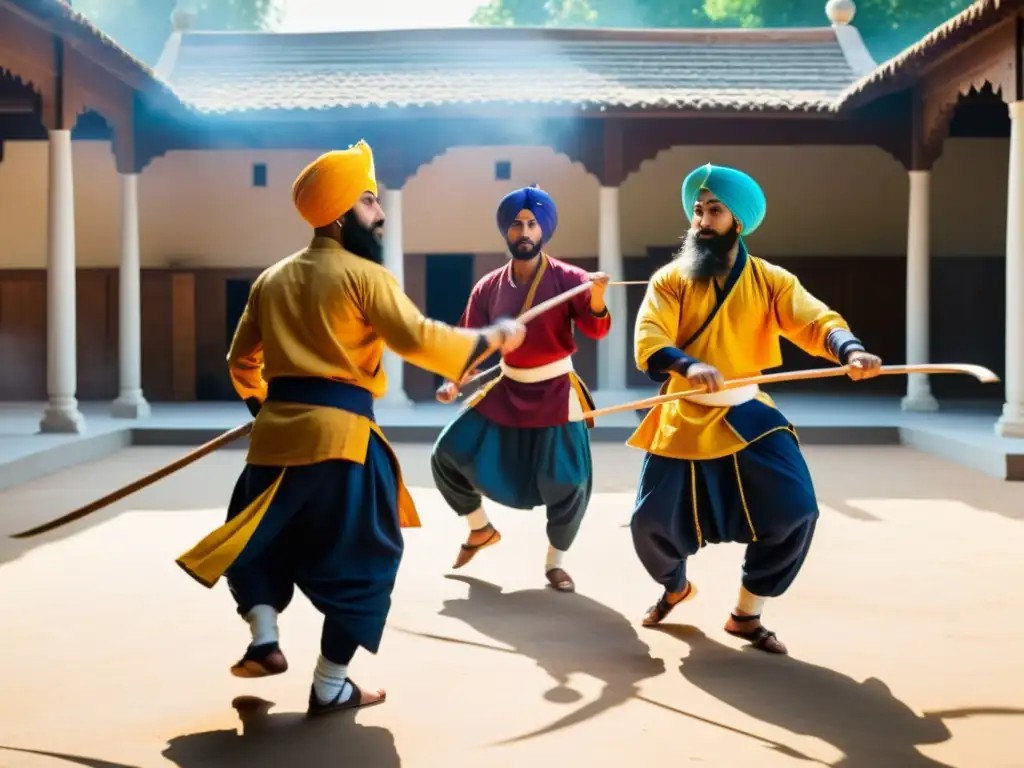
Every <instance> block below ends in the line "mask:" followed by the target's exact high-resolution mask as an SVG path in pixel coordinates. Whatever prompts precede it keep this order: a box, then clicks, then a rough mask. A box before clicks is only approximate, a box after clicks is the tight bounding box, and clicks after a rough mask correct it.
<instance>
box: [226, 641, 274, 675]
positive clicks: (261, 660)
mask: <svg viewBox="0 0 1024 768" xmlns="http://www.w3.org/2000/svg"><path fill="white" fill-rule="evenodd" d="M287 671H288V660H287V659H286V658H285V657H284V653H282V652H281V647H280V646H279V645H278V644H277V643H264V644H263V645H250V646H249V647H248V648H246V649H245V655H244V656H242V658H241V659H239V660H238V661H236V662H235V663H234V664H233V665H232V667H231V674H232V675H234V676H235V677H247V678H251V677H270V676H271V675H280V674H281V673H282V672H287Z"/></svg>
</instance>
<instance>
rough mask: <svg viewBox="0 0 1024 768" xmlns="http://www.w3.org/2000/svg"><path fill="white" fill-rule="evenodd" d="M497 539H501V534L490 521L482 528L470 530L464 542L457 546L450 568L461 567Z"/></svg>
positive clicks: (495, 542) (491, 545) (493, 543)
mask: <svg viewBox="0 0 1024 768" xmlns="http://www.w3.org/2000/svg"><path fill="white" fill-rule="evenodd" d="M499 541H501V534H500V533H498V531H497V529H495V527H494V526H493V525H491V524H490V523H488V524H487V525H485V526H484V527H483V528H477V529H476V530H475V531H470V532H469V537H468V538H467V539H466V543H465V544H463V545H462V546H461V547H460V548H459V554H458V555H457V556H456V557H455V565H453V566H452V568H461V567H462V566H464V565H465V564H466V563H468V562H469V561H470V560H472V559H473V558H474V557H475V556H476V553H477V552H479V551H480V550H481V549H483V548H484V547H493V546H494V545H495V544H497V543H498V542H499Z"/></svg>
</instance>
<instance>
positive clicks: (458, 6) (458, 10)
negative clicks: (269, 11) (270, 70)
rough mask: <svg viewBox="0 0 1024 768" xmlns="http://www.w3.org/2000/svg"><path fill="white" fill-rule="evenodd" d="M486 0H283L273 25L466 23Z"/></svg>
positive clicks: (302, 28) (281, 28)
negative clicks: (345, 0)
mask: <svg viewBox="0 0 1024 768" xmlns="http://www.w3.org/2000/svg"><path fill="white" fill-rule="evenodd" d="M485 1H486V0H437V1H435V2H423V0H368V1H365V2H359V3H355V2H349V3H340V2H331V0H282V2H281V5H282V6H283V8H282V13H281V23H280V24H279V25H277V26H275V31H278V32H315V31H321V32H335V31H340V30H363V29H394V28H396V27H397V28H403V27H404V28H409V27H417V28H420V27H465V26H468V25H469V17H470V16H472V15H473V11H475V10H476V9H477V7H478V6H480V5H483V4H484V3H485ZM331 6H334V7H333V8H332V7H331ZM345 6H348V7H345Z"/></svg>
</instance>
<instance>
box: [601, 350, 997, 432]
mask: <svg viewBox="0 0 1024 768" xmlns="http://www.w3.org/2000/svg"><path fill="white" fill-rule="evenodd" d="M848 371H849V367H848V366H833V367H831V368H810V369H807V370H804V371H786V372H784V373H768V374H765V375H763V376H750V377H749V378H746V379H732V380H731V381H727V382H726V383H725V386H724V387H722V389H735V388H737V387H745V386H747V385H748V384H758V385H761V384H776V383H779V382H783V381H800V380H802V379H826V378H831V377H838V376H846V375H847V372H848ZM910 373H965V374H968V375H970V376H973V377H974V378H976V379H977V380H978V381H981V382H984V383H985V384H991V383H993V382H996V381H999V377H998V376H996V375H995V374H994V373H993V372H992V371H990V370H989V369H988V368H985V367H984V366H981V365H969V364H965V363H949V364H945V365H941V364H940V365H883V366H882V367H881V369H880V370H879V374H880V375H894V374H895V375H898V374H910ZM706 393H707V390H706V389H704V388H699V389H689V390H686V391H685V392H672V393H670V394H667V395H657V396H656V397H648V398H645V399H643V400H633V401H632V402H629V403H622V404H620V405H612V406H609V407H607V408H598V409H596V410H593V411H584V412H583V416H582V417H581V418H583V419H593V418H596V417H598V416H609V415H611V414H613V413H622V412H624V411H639V410H643V409H645V408H653V407H654V406H656V405H661V404H662V403H671V402H672V401H674V400H681V399H682V398H685V397H690V396H692V395H703V394H706Z"/></svg>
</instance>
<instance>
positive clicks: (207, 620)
mask: <svg viewBox="0 0 1024 768" xmlns="http://www.w3.org/2000/svg"><path fill="white" fill-rule="evenodd" d="M399 452H400V455H401V458H402V462H403V466H404V468H405V472H406V474H407V479H408V481H409V484H410V486H411V487H412V488H413V494H414V496H415V497H416V500H417V502H418V504H419V506H420V511H421V515H422V517H423V520H424V527H423V528H421V529H417V530H411V531H407V532H406V556H405V561H404V563H403V565H402V570H401V572H400V575H399V582H398V587H397V590H396V592H395V595H394V607H393V610H392V613H391V617H390V622H389V629H388V631H387V633H386V635H385V639H384V643H383V646H382V649H381V653H380V655H379V656H377V657H372V656H369V655H368V654H365V653H363V652H361V653H360V654H359V655H357V657H356V660H355V661H354V662H353V665H352V667H351V671H352V674H353V677H354V679H355V680H356V681H357V682H359V683H360V684H361V685H363V686H364V687H376V686H382V687H385V688H387V690H388V695H389V700H388V702H387V703H386V704H384V705H383V706H380V707H374V708H372V709H369V710H365V711H362V712H358V713H356V714H354V715H353V714H352V713H345V714H341V715H337V716H334V717H332V718H327V719H324V720H321V721H318V722H306V721H304V719H303V717H302V714H301V713H303V712H304V710H305V704H306V697H307V694H308V690H309V683H310V677H311V674H312V669H313V665H314V664H315V659H316V654H317V652H318V645H319V621H318V617H317V615H316V613H315V612H314V611H313V609H312V608H311V607H310V606H309V603H308V602H307V601H306V600H305V598H303V597H301V595H299V596H297V597H296V600H295V602H294V603H293V605H292V607H291V608H290V609H289V610H288V611H287V612H286V613H285V614H284V616H283V617H282V619H281V631H282V640H283V644H284V648H285V651H286V653H287V654H288V657H289V660H290V662H291V669H290V670H289V672H288V673H287V674H286V675H283V676H280V677H277V678H271V679H268V680H257V681H243V680H237V679H235V678H233V677H231V676H230V675H229V674H228V667H229V665H230V664H231V663H232V662H233V661H234V660H235V659H236V658H237V657H238V656H239V655H240V654H241V653H242V651H243V650H244V648H245V645H246V643H247V640H248V633H247V627H246V625H245V624H244V623H243V622H242V621H241V620H240V619H239V618H238V617H237V616H236V615H235V613H234V610H233V603H232V601H231V598H230V595H229V593H228V591H227V587H226V585H225V584H224V583H223V582H222V583H221V584H219V585H217V587H216V588H215V589H214V590H212V591H208V590H206V589H204V588H202V587H200V586H199V585H197V584H196V583H195V582H193V581H191V580H190V579H189V578H188V577H187V576H186V575H185V574H184V573H183V572H181V571H180V570H179V569H178V568H177V566H176V565H175V564H174V558H175V556H177V555H178V554H179V553H180V552H182V551H183V550H185V549H187V548H188V547H189V546H191V544H193V543H194V542H195V541H196V540H198V539H199V538H200V537H201V536H203V535H204V534H205V533H206V532H208V531H209V530H210V529H212V528H213V527H215V526H216V525H217V524H219V522H220V521H221V520H222V516H223V508H224V506H225V504H226V502H227V499H228V496H229V494H230V490H231V487H232V485H233V483H234V480H235V477H236V475H237V472H238V470H239V469H240V467H241V464H242V461H243V458H244V453H243V452H241V451H224V452H221V453H220V454H217V455H214V456H212V457H209V458H206V459H204V460H202V461H201V462H199V463H198V464H195V465H193V466H192V467H190V468H189V469H187V470H185V471H183V472H181V473H179V474H178V475H175V476H173V477H172V478H170V479H167V480H164V481H162V482H161V483H159V484H158V485H156V486H153V487H151V488H149V489H147V490H145V491H143V492H140V493H139V494H137V495H136V496H134V497H132V498H130V499H128V500H126V501H125V502H123V503H122V504H120V505H118V506H117V507H115V508H113V509H111V510H108V511H105V512H102V513H98V514H96V515H94V516H93V517H92V518H90V519H89V520H88V521H83V522H81V523H77V524H75V525H72V526H68V527H67V528H65V529H62V530H61V531H58V532H55V533H52V534H49V535H47V536H44V537H41V538H39V539H35V540H31V541H29V542H16V541H13V540H10V539H6V538H4V539H3V540H2V541H0V606H2V609H0V610H2V616H3V622H2V627H3V646H2V650H3V653H2V654H0V766H4V768H24V767H27V766H33V767H38V768H50V767H53V766H68V765H82V766H92V767H93V768H119V767H120V766H139V767H140V768H142V767H143V766H147V767H148V766H179V768H205V767H206V766H210V767H211V768H212V767H217V768H235V767H236V766H237V767H241V766H246V767H247V768H250V767H251V768H263V767H266V768H270V767H273V768H304V767H305V766H310V767H311V768H320V766H346V767H347V766H366V767H367V768H377V767H378V766H380V767H387V768H392V767H393V766H399V765H401V766H405V768H464V767H467V768H468V767H470V766H472V767H473V768H477V767H480V768H503V767H506V766H508V767H512V766H515V768H525V767H526V766H542V765H557V766H565V767H566V768H570V767H573V768H574V767H575V766H616V768H621V766H623V765H641V764H653V763H652V761H655V760H656V761H658V762H659V764H671V765H697V766H723V767H725V768H737V767H739V766H755V765H756V766H759V767H765V768H768V767H771V768H774V767H775V766H778V767H779V768H782V767H783V766H803V765H814V764H817V765H832V766H843V767H844V768H882V767H883V766H898V767H899V768H926V767H927V766H957V767H958V768H959V767H962V768H1002V767H1003V766H1024V618H1022V616H1024V611H1022V607H1021V597H1020V594H1021V592H1020V584H1021V582H1022V578H1024V558H1022V556H1021V553H1022V552H1024V485H1022V484H1020V483H1016V484H1014V483H1006V482H1001V481H999V480H995V479H992V478H988V477H985V476H983V475H980V474H977V473H974V472H971V471H970V470H967V469H963V468H960V467H957V466H955V465H953V464H949V463H946V462H942V461H940V460H938V459H934V458H931V457H928V456H925V455H923V454H919V453H916V452H914V451H912V450H910V449H904V448H858V449H853V448H817V447H811V448H809V449H808V451H807V453H808V458H809V461H810V463H811V466H812V470H813V471H814V474H815V479H816V483H817V488H818V494H819V498H820V500H821V503H822V507H823V509H822V520H821V522H820V524H819V526H818V532H817V535H816V541H815V545H814V548H813V550H812V552H811V555H810V557H809V559H808V562H807V564H806V566H805V568H804V570H803V572H802V574H801V576H800V578H799V579H798V580H797V582H796V584H795V586H794V587H793V588H792V590H791V591H790V592H789V593H788V594H787V595H786V596H785V597H784V598H783V599H781V600H778V601H775V602H773V603H771V604H770V605H769V608H768V611H767V612H766V614H765V619H766V623H767V624H768V625H769V626H770V627H771V628H772V629H775V630H776V631H778V633H779V636H780V637H781V638H782V639H783V640H784V641H785V642H786V643H787V644H788V645H789V648H790V652H791V654H792V656H791V657H790V658H779V657H770V656H767V655H765V654H763V653H759V652H756V651H751V650H749V649H744V647H743V646H744V643H743V642H742V641H740V640H737V639H733V638H731V637H729V636H728V635H726V634H725V633H724V632H723V631H722V625H723V623H724V621H725V619H726V616H727V613H728V611H729V609H730V608H731V607H732V605H733V600H734V598H735V594H736V589H737V586H738V578H739V577H738V572H739V564H740V560H741V557H742V549H741V548H740V547H738V546H718V547H712V548H709V549H705V550H704V551H703V552H701V553H700V554H699V555H698V556H697V557H696V558H695V559H694V560H693V562H692V565H691V576H692V578H693V580H694V582H695V583H697V584H698V586H699V587H700V590H701V593H700V596H699V598H698V599H697V600H695V601H694V602H693V603H689V604H687V605H686V606H684V607H682V608H679V609H677V610H676V611H675V612H674V613H673V614H672V616H671V617H670V620H671V621H670V623H669V624H668V625H667V626H665V627H664V628H663V629H657V630H652V629H644V628H643V627H641V626H640V625H639V619H640V617H641V615H642V613H643V611H644V609H645V608H646V607H647V606H648V605H650V604H651V603H652V602H653V600H655V599H656V598H657V596H658V593H659V590H658V588H657V587H656V586H655V585H654V584H653V583H651V582H650V580H649V579H648V578H647V576H646V575H645V573H644V572H643V571H642V569H641V567H640V565H639V563H638V562H637V560H636V558H635V556H634V554H633V551H632V545H631V542H630V537H629V530H628V528H627V527H624V526H625V524H626V523H627V521H628V519H629V513H630V509H631V504H632V499H633V488H634V483H635V479H636V477H637V472H638V469H639V462H640V455H639V454H638V453H637V452H635V451H631V450H629V449H627V448H624V447H620V446H608V445H598V446H595V451H594V452H595V457H594V459H595V467H596V482H597V488H596V490H597V492H596V494H595V497H594V500H593V502H592V504H591V507H590V510H589V513H588V517H587V519H586V520H585V522H584V525H583V529H582V532H581V534H580V536H579V538H578V539H577V542H576V545H575V547H574V549H573V551H572V552H571V553H570V555H569V558H568V559H567V562H566V565H567V567H568V568H569V570H570V572H571V573H572V574H573V576H574V577H575V578H576V580H577V583H578V585H579V592H578V593H577V594H575V595H562V594H557V593H554V592H553V591H551V590H549V589H545V588H543V583H544V582H543V575H542V564H543V556H544V549H545V539H544V527H543V512H542V511H541V510H535V511H534V512H532V513H526V512H516V511H513V510H507V509H500V508H499V509H493V510H492V518H493V519H494V520H495V522H496V523H497V524H498V525H499V526H500V528H501V530H502V532H503V534H504V540H503V541H502V543H501V544H500V545H499V546H497V547H495V548H493V549H489V550H487V551H485V552H483V553H481V554H480V555H479V556H478V557H477V559H476V560H475V561H474V562H473V563H472V564H470V566H468V567H467V568H466V569H464V570H463V571H460V572H458V576H457V577H455V576H453V574H452V572H451V570H450V566H451V563H452V561H453V559H454V557H455V554H456V550H457V548H458V544H459V542H460V541H461V540H462V538H463V536H464V533H465V531H464V527H463V524H462V523H461V522H460V521H459V520H457V519H456V518H455V516H454V515H453V514H452V513H451V512H449V511H448V510H447V508H446V507H445V506H444V504H443V502H442V500H441V498H440V496H439V494H438V493H437V491H436V490H435V489H434V488H433V484H432V482H431V480H430V474H429V466H428V463H427V457H428V453H429V446H400V448H399ZM182 453H183V451H181V450H180V449H163V448H138V449H132V450H129V451H125V452H123V453H121V454H119V455H117V456H115V457H113V458H110V459H108V460H105V461H102V462H99V463H96V464H92V465H88V466H83V467H79V468H76V469H73V470H69V471H66V472H63V473H61V474H59V475H55V476H52V477H51V478H49V479H48V480H46V481H43V482H35V483H32V484H29V485H25V486H23V487H21V488H18V489H14V490H12V491H9V492H7V493H2V494H0V533H2V534H4V536H6V534H9V533H11V532H13V531H15V530H19V529H21V528H24V527H27V526H30V525H33V524H36V523H38V522H42V521H44V520H46V519H49V518H51V517H55V516H57V515H59V514H62V513H64V512H66V511H68V510H70V509H72V508H73V507H76V506H78V505H80V504H82V503H85V502H86V501H90V500H92V499H93V498H95V497H98V496H101V495H103V494H104V493H106V492H108V491H110V490H113V489H114V488H116V487H118V486H120V485H123V484H124V483H126V482H128V481H130V480H132V479H134V478H135V477H137V476H140V475H142V474H145V473H146V472H148V471H150V470H152V469H155V468H156V467H158V466H160V465H162V464H164V463H166V462H168V461H170V460H172V459H174V458H176V457H178V456H180V455H181V454H182ZM242 695H248V696H256V697H261V698H262V699H263V700H265V701H266V702H272V703H273V706H272V707H271V708H270V709H269V715H266V716H261V715H260V714H259V710H260V707H254V708H248V709H246V708H243V709H242V711H241V713H240V712H239V711H238V710H236V708H234V707H233V701H234V700H235V698H236V697H239V696H242ZM263 709H264V710H265V709H266V707H265V706H264V707H263ZM242 716H244V718H243V717H242ZM243 723H244V724H243Z"/></svg>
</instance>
